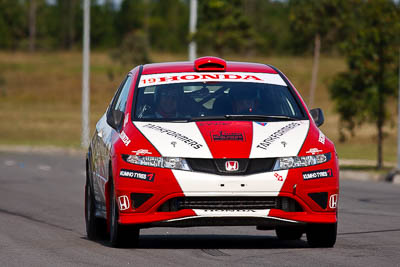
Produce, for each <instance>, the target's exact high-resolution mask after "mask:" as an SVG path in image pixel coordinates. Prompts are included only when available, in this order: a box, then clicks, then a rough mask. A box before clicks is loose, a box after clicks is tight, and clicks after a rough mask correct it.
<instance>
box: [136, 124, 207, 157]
mask: <svg viewBox="0 0 400 267" xmlns="http://www.w3.org/2000/svg"><path fill="white" fill-rule="evenodd" d="M134 124H135V126H136V127H137V128H138V129H139V131H140V132H141V133H142V134H143V135H144V136H145V137H146V138H147V139H148V140H149V141H150V142H151V143H152V145H153V146H154V147H155V148H156V149H157V150H158V151H159V152H160V154H161V155H162V156H163V157H183V158H185V157H187V158H212V156H211V153H210V150H209V149H208V146H207V144H206V142H205V141H204V139H203V136H202V135H201V133H200V131H199V129H198V128H197V126H196V123H194V122H189V123H168V122H139V121H137V122H134Z"/></svg>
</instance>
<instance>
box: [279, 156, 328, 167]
mask: <svg viewBox="0 0 400 267" xmlns="http://www.w3.org/2000/svg"><path fill="white" fill-rule="evenodd" d="M330 159H331V153H326V154H319V155H313V156H304V157H285V158H278V159H277V161H276V162H275V166H274V171H279V170H287V169H292V168H300V167H307V166H313V165H318V164H321V163H325V162H328V161H329V160H330Z"/></svg>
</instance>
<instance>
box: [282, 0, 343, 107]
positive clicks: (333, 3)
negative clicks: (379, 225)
mask: <svg viewBox="0 0 400 267" xmlns="http://www.w3.org/2000/svg"><path fill="white" fill-rule="evenodd" d="M349 2H351V1H347V0H289V6H290V17H289V18H290V27H291V30H292V32H293V34H294V39H293V41H294V43H297V44H300V47H303V49H304V48H305V45H304V43H305V44H309V43H310V42H309V41H310V40H314V60H313V68H312V77H311V84H310V93H309V101H308V105H309V107H310V108H313V106H314V95H315V88H316V84H317V77H318V64H319V56H320V50H321V39H324V40H327V41H328V40H332V37H333V36H335V33H336V32H338V29H339V28H340V25H341V24H342V22H343V16H344V15H346V14H347V13H348V11H347V8H348V7H351V6H350V5H349ZM302 42H303V45H301V43H302Z"/></svg>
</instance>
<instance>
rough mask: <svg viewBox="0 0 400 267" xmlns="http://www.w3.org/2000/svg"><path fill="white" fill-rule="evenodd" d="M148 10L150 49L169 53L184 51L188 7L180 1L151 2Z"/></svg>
mask: <svg viewBox="0 0 400 267" xmlns="http://www.w3.org/2000/svg"><path fill="white" fill-rule="evenodd" d="M149 9H150V11H148V12H149V13H150V14H149V18H148V32H149V39H150V40H149V41H150V42H149V45H150V46H151V48H153V49H157V50H161V51H171V52H179V51H183V50H186V49H187V44H188V38H187V36H188V31H189V6H188V5H187V4H186V3H185V2H183V1H181V0H162V1H160V0H153V1H152V3H151V7H150V8H149ZM145 28H146V27H145Z"/></svg>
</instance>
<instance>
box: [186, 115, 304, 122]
mask: <svg viewBox="0 0 400 267" xmlns="http://www.w3.org/2000/svg"><path fill="white" fill-rule="evenodd" d="M271 119H273V120H278V121H279V120H281V121H283V120H284V121H297V120H301V119H303V118H296V117H288V116H281V115H252V114H246V115H239V114H227V115H223V116H201V117H193V118H191V119H190V121H216V120H221V121H223V120H252V121H265V120H271Z"/></svg>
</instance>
